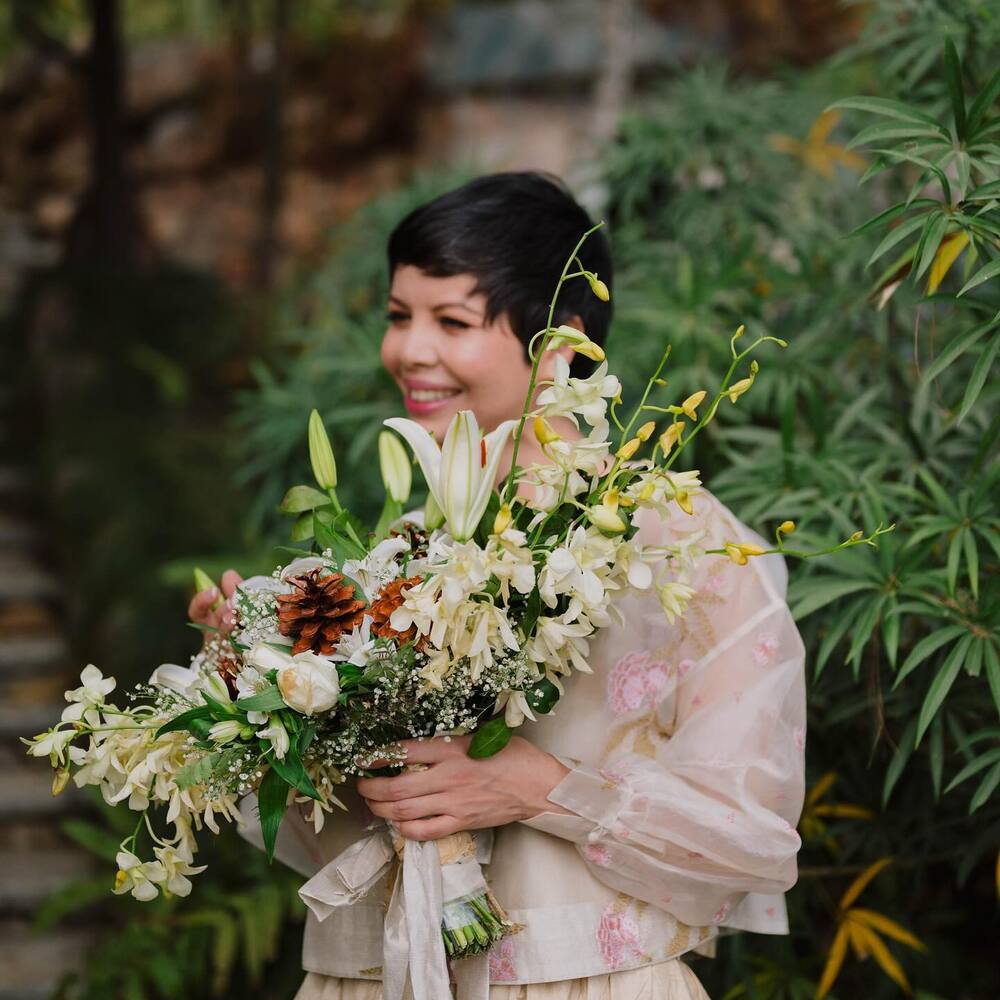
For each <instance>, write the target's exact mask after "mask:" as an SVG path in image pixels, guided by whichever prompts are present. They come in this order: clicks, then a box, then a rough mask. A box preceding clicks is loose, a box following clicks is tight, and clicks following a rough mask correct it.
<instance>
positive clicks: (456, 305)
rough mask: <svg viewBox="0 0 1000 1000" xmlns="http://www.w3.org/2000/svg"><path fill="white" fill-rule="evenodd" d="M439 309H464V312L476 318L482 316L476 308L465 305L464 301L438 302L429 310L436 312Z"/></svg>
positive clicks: (480, 318)
mask: <svg viewBox="0 0 1000 1000" xmlns="http://www.w3.org/2000/svg"><path fill="white" fill-rule="evenodd" d="M439 309H464V310H465V311H466V312H469V313H472V315H473V316H475V317H476V319H478V320H482V318H483V317H482V314H481V313H480V312H479V310H478V309H473V308H472V306H470V305H466V303H464V302H439V303H438V304H437V305H436V306H434V307H433V308H432V310H431V312H437V310H439Z"/></svg>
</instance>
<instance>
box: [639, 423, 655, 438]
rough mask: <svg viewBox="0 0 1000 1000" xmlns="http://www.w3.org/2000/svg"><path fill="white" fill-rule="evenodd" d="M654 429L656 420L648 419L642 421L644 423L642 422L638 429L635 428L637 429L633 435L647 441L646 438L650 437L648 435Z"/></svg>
mask: <svg viewBox="0 0 1000 1000" xmlns="http://www.w3.org/2000/svg"><path fill="white" fill-rule="evenodd" d="M655 430H656V421H655V420H648V421H647V422H646V423H644V424H643V425H642V426H641V427H640V428H639V429H638V430H637V431H636V432H635V436H636V437H637V438H638V439H639V440H640V441H648V440H649V438H650V435H651V434H652V433H653V431H655Z"/></svg>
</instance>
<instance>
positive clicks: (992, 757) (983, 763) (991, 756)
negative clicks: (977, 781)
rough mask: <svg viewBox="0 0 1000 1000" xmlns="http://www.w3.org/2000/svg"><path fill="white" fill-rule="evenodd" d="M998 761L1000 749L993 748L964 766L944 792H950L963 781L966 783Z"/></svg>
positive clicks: (999, 759)
mask: <svg viewBox="0 0 1000 1000" xmlns="http://www.w3.org/2000/svg"><path fill="white" fill-rule="evenodd" d="M998 761H1000V747H994V748H993V749H992V750H987V751H986V753H984V754H981V755H980V756H979V757H976V759H975V760H973V761H970V762H969V763H968V764H966V765H965V767H963V768H962V770H961V771H959V772H958V774H956V775H955V777H954V778H952V779H951V781H949V782H948V787H947V788H946V789H945V792H950V791H951V790H952V789H953V788H955V787H956V786H957V785H960V784H962V782H963V781H968V779H969V778H971V777H973V775H976V774H979V772H980V771H982V770H984V769H985V768H987V767H989V766H990V764H995V763H997V762H998Z"/></svg>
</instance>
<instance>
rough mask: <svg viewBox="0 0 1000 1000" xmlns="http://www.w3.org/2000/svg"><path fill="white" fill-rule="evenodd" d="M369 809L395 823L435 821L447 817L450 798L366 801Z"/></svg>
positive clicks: (428, 797) (427, 797)
mask: <svg viewBox="0 0 1000 1000" xmlns="http://www.w3.org/2000/svg"><path fill="white" fill-rule="evenodd" d="M365 801H366V804H367V806H368V808H369V809H370V810H371V811H372V812H373V813H374V814H375V815H376V816H381V817H382V818H383V819H388V820H392V822H393V823H405V822H410V821H412V820H418V819H433V818H436V817H438V816H442V815H445V812H444V810H445V809H446V808H447V806H448V803H449V801H450V798H449V796H447V795H443V794H437V795H419V796H417V797H416V798H412V799H401V800H400V801H399V802H375V801H374V800H372V799H366V800H365Z"/></svg>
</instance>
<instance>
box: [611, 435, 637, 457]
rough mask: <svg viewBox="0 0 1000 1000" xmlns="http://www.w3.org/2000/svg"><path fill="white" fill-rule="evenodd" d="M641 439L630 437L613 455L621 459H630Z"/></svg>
mask: <svg viewBox="0 0 1000 1000" xmlns="http://www.w3.org/2000/svg"><path fill="white" fill-rule="evenodd" d="M641 444H642V441H641V440H640V439H639V438H637V437H634V438H630V439H629V440H628V441H626V442H625V443H624V444H623V445H622V446H621V447H620V448H619V449H618V450H617V451H616V452H615V455H616V456H617V457H618V458H621V459H623V460H627V459H630V458H631V457H632V456H633V455H634V454H635V453H636V452H637V451H638V450H639V445H641Z"/></svg>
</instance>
